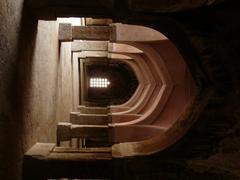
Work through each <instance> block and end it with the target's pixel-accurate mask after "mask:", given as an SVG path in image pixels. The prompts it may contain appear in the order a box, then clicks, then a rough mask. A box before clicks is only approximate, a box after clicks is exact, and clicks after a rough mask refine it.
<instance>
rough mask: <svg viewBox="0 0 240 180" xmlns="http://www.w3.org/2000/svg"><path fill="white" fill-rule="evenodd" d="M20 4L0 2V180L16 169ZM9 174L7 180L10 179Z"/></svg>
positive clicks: (17, 2)
mask: <svg viewBox="0 0 240 180" xmlns="http://www.w3.org/2000/svg"><path fill="white" fill-rule="evenodd" d="M22 7H23V1H22V0H19V1H11V0H4V1H0V19H1V21H0V162H1V163H0V179H9V180H12V179H17V176H18V174H19V173H20V169H19V168H16V167H17V166H18V165H19V159H20V156H19V154H21V153H22V148H21V147H20V144H21V143H20V142H19V141H18V138H17V137H19V132H18V120H17V119H16V118H15V110H16V109H15V108H16V106H15V104H16V98H17V97H16V95H15V89H16V72H17V52H18V37H19V36H18V33H19V32H20V24H21V13H22ZM9 174H11V177H10V175H9Z"/></svg>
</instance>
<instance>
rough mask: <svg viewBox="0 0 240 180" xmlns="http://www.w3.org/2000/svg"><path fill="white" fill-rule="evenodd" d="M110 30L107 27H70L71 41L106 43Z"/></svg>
mask: <svg viewBox="0 0 240 180" xmlns="http://www.w3.org/2000/svg"><path fill="white" fill-rule="evenodd" d="M110 29H111V28H110V27H109V26H72V36H73V39H80V40H102V41H107V40H109V37H110Z"/></svg>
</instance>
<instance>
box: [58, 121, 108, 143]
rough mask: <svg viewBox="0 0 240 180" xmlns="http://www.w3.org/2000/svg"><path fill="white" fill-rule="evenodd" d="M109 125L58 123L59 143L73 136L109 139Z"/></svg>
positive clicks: (87, 138) (101, 139)
mask: <svg viewBox="0 0 240 180" xmlns="http://www.w3.org/2000/svg"><path fill="white" fill-rule="evenodd" d="M109 135H110V134H109V127H108V126H107V125H76V124H71V123H58V125H57V144H58V145H60V142H61V141H69V140H71V139H72V138H84V139H86V140H99V141H104V142H107V141H109Z"/></svg>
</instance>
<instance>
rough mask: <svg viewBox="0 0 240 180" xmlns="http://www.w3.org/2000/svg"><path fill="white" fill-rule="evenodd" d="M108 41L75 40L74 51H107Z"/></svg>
mask: <svg viewBox="0 0 240 180" xmlns="http://www.w3.org/2000/svg"><path fill="white" fill-rule="evenodd" d="M107 50H108V42H107V41H80V40H75V41H73V42H72V51H73V52H77V51H107Z"/></svg>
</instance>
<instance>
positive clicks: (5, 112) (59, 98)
mask: <svg viewBox="0 0 240 180" xmlns="http://www.w3.org/2000/svg"><path fill="white" fill-rule="evenodd" d="M0 3H1V4H0V12H1V13H0V17H1V24H0V27H1V29H0V37H1V38H0V39H1V40H0V54H1V55H0V58H1V59H0V64H1V66H0V161H1V163H0V179H8V180H17V179H20V177H21V163H22V158H23V154H24V152H26V151H27V150H28V149H29V148H30V147H31V146H32V145H33V144H34V143H35V142H37V141H38V142H55V141H56V140H55V139H56V137H55V134H56V124H57V122H58V121H63V120H64V121H67V120H68V118H69V113H70V111H71V108H72V98H71V93H72V91H71V89H72V83H71V81H72V78H71V68H72V67H71V59H70V55H71V54H70V53H69V52H70V51H69V47H70V46H69V45H67V46H62V47H61V50H62V53H63V54H61V59H60V58H59V57H60V48H59V42H58V37H57V36H58V23H59V22H57V21H37V20H36V19H34V18H33V17H32V15H31V14H29V13H28V11H27V10H24V13H23V14H22V10H21V9H22V7H23V3H22V2H21V1H17V2H15V3H14V2H12V1H8V0H6V1H1V2H0ZM64 53H65V54H64ZM60 117H61V118H60Z"/></svg>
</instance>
